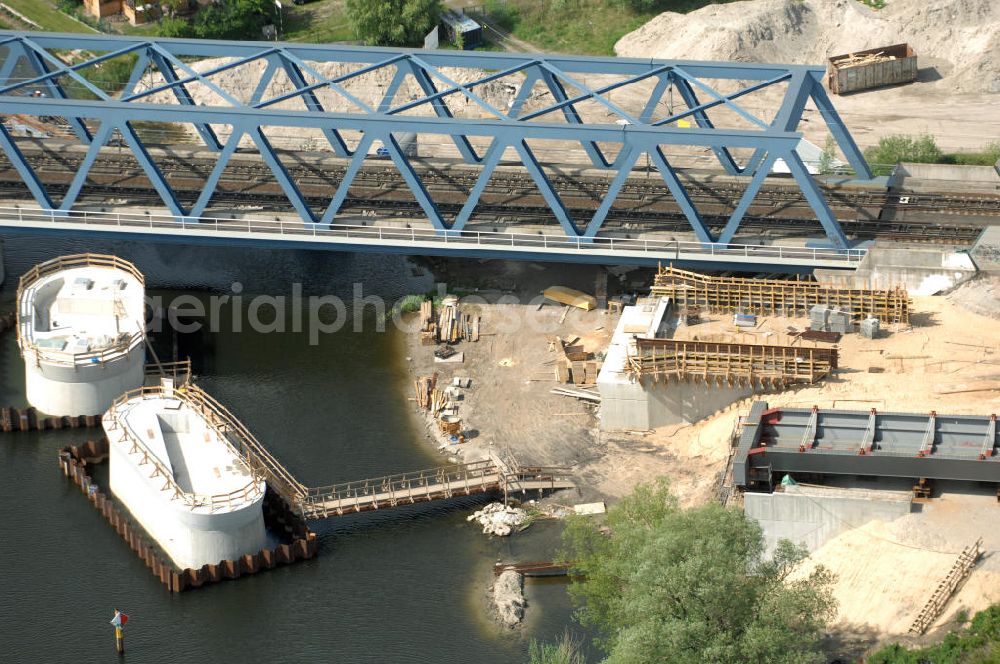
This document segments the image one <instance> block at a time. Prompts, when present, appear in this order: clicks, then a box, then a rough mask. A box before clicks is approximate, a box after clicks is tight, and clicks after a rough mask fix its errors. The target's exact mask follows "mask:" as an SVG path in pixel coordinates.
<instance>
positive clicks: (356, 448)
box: [0, 237, 571, 664]
mask: <svg viewBox="0 0 1000 664" xmlns="http://www.w3.org/2000/svg"><path fill="white" fill-rule="evenodd" d="M81 251H93V252H106V253H116V254H118V255H120V256H122V257H123V258H127V259H129V260H133V261H134V262H136V263H137V265H138V267H139V268H140V269H141V270H143V272H144V273H145V274H146V275H147V286H148V287H149V288H150V289H151V291H152V292H153V293H154V294H158V295H161V296H163V297H164V298H165V299H166V300H168V301H169V299H170V298H171V297H172V296H174V295H176V294H178V293H179V292H181V289H184V290H187V289H195V290H194V292H196V294H197V297H198V298H200V299H202V300H205V299H207V298H208V297H209V295H210V293H211V292H212V291H225V290H227V289H229V288H230V284H231V283H232V282H234V281H239V282H240V283H241V284H243V286H244V289H245V290H244V292H245V293H246V294H248V295H249V294H254V293H270V294H275V295H280V294H288V293H290V292H291V284H292V283H295V282H299V283H302V284H303V292H304V293H305V294H306V295H308V294H310V293H315V294H336V295H340V296H345V297H349V296H350V295H351V294H352V293H353V284H354V283H355V282H361V283H362V284H363V287H364V291H365V293H366V294H379V295H382V296H383V297H386V298H387V299H390V300H394V299H396V298H398V297H399V296H400V295H402V294H404V293H406V292H409V291H415V290H416V291H420V290H426V288H427V286H428V279H429V277H428V276H427V275H424V276H423V277H420V278H417V277H414V275H413V270H412V266H410V265H409V264H408V263H406V262H405V261H404V260H403V259H402V258H399V257H393V256H384V255H365V254H334V253H325V252H314V253H308V252H294V251H287V252H278V251H264V250H249V249H218V248H213V249H207V248H191V247H183V246H166V245H162V246H143V245H139V244H132V243H117V242H116V243H112V242H97V243H95V242H87V243H83V242H80V241H70V240H39V239H37V238H16V237H8V238H6V248H5V251H4V257H5V260H6V265H7V275H8V277H7V282H6V283H5V284H4V287H3V293H2V296H0V301H2V302H3V303H4V304H3V310H9V309H10V308H11V303H12V298H13V293H12V290H13V284H14V281H16V275H18V274H20V273H21V272H22V271H23V270H24V269H26V268H27V267H30V265H32V264H34V263H35V262H38V261H39V260H44V259H47V258H51V257H53V256H57V255H59V254H62V253H73V252H81ZM369 323H371V321H369ZM366 327H368V328H369V330H368V331H366V332H362V333H357V332H354V331H353V327H352V326H348V327H347V328H345V329H344V330H342V331H340V332H337V333H334V334H330V335H326V336H324V337H322V338H321V340H320V343H319V344H318V345H316V346H311V345H310V344H309V339H308V334H307V333H306V332H305V331H303V332H302V333H292V332H287V333H273V334H261V333H256V332H253V331H249V330H246V331H243V332H240V333H235V332H233V331H232V326H231V321H230V320H229V319H228V318H226V317H223V321H222V323H221V324H220V328H221V329H220V331H219V332H217V333H204V332H203V333H196V334H188V335H182V336H180V337H179V338H178V341H177V346H178V349H179V351H180V352H181V355H187V354H190V355H191V356H192V358H193V361H194V363H195V371H196V374H197V375H198V377H199V378H198V382H199V385H201V386H202V387H203V388H204V389H206V390H207V391H208V392H209V393H211V394H212V395H214V396H215V397H217V398H218V399H219V400H220V401H222V402H223V403H224V404H226V405H227V406H228V407H230V409H231V410H232V411H233V412H234V413H235V414H236V415H237V417H239V418H240V419H242V420H243V421H244V422H245V423H246V424H247V425H248V426H249V428H250V429H251V430H252V431H254V432H255V434H256V435H257V437H258V438H259V439H260V440H261V441H262V442H264V443H265V444H266V445H267V446H268V447H269V448H270V450H271V451H272V452H273V453H274V454H275V455H276V456H277V457H278V458H279V459H280V460H281V461H282V462H283V463H284V464H285V465H286V466H287V467H288V468H289V469H290V470H291V471H292V472H293V473H295V474H296V475H298V476H299V478H300V479H301V480H302V481H303V482H304V483H306V484H328V483H333V482H339V481H347V480H352V479H361V478H365V477H370V476H378V475H383V474H388V473H393V472H402V471H407V470H417V469H420V468H425V467H430V466H434V465H439V464H440V463H441V462H442V459H441V457H440V456H438V455H437V454H434V453H432V452H431V451H430V449H429V446H428V445H427V444H426V443H425V442H424V441H423V439H422V434H421V432H420V431H418V430H417V429H416V428H415V426H414V423H413V419H412V417H411V416H410V414H409V413H408V412H407V409H408V408H410V407H411V406H409V405H408V402H407V400H406V399H407V397H408V396H409V392H410V391H411V390H412V387H411V384H410V382H409V378H408V375H407V372H406V368H405V358H404V357H402V348H403V346H402V343H401V342H402V339H401V338H400V334H399V333H398V332H392V331H391V326H390V331H388V332H385V333H374V332H372V331H371V330H370V327H371V325H368V326H366ZM165 339H166V343H164V337H161V338H160V339H159V345H160V347H161V348H163V347H166V348H168V349H169V348H170V347H171V346H172V343H171V340H170V338H169V336H167V337H165ZM23 390H24V378H23V369H22V365H21V360H20V358H19V356H18V353H17V348H16V343H15V338H14V334H13V332H7V333H4V334H3V335H2V336H0V405H18V406H21V405H24V403H25V401H24V391H23ZM97 435H99V432H97V431H86V430H76V431H55V432H44V433H37V432H32V433H23V434H9V435H4V434H0V505H3V506H4V507H3V509H4V517H3V521H2V523H3V528H2V532H3V534H2V536H0V577H2V579H3V583H2V585H0V588H2V591H0V592H3V593H4V597H3V598H2V600H0V653H2V654H0V661H3V662H111V661H117V659H118V658H117V655H115V654H114V637H113V630H112V628H111V626H110V625H109V623H108V621H109V620H110V618H111V616H112V613H113V610H114V609H115V608H116V607H117V608H120V609H122V610H123V611H125V612H126V613H128V614H129V616H130V619H131V620H130V622H129V625H128V628H127V630H126V650H127V654H126V656H125V659H126V660H127V661H131V662H164V663H166V662H170V663H177V662H220V663H221V662H257V661H270V662H313V661H319V662H344V663H348V662H349V663H354V662H359V663H360V662H373V663H374V662H378V663H392V662H437V663H447V662H456V663H461V664H469V663H479V662H482V663H494V662H496V663H500V662H503V663H507V662H523V661H526V659H527V656H526V652H527V645H528V640H529V639H531V638H538V639H542V640H554V639H557V638H558V637H560V636H561V635H562V634H563V631H564V629H565V627H566V626H567V625H568V624H569V623H570V616H571V607H570V605H569V601H568V598H567V597H566V593H565V588H564V586H562V585H560V584H551V583H549V584H536V583H532V582H529V583H528V584H527V587H526V595H527V598H528V601H529V609H528V614H527V619H526V623H525V626H524V629H522V630H519V631H518V632H516V633H514V634H513V635H512V634H510V633H502V632H501V631H500V630H499V629H498V628H497V627H495V626H493V624H492V623H491V622H490V620H489V619H488V618H487V617H486V614H485V605H486V600H485V592H486V591H485V588H486V586H487V584H488V582H489V581H490V579H491V577H492V573H491V566H492V562H493V561H494V560H496V559H497V558H502V559H505V560H509V559H522V560H528V559H544V558H548V557H550V556H551V554H552V551H553V548H554V547H555V546H556V544H557V542H558V526H557V525H555V524H551V523H544V522H543V523H536V524H535V525H533V526H532V528H531V529H530V530H529V531H527V532H526V533H522V534H520V535H518V536H515V537H514V538H510V539H504V540H492V541H491V540H488V539H487V538H486V537H485V536H484V535H482V534H481V533H480V532H479V530H478V529H477V528H476V527H474V526H472V525H471V524H468V523H466V521H465V517H466V515H468V514H469V513H470V512H471V510H472V509H473V508H475V507H476V506H478V505H481V504H482V503H483V502H484V501H483V499H460V500H455V501H452V502H449V503H446V504H432V505H426V506H422V507H421V506H414V507H408V508H403V509H400V510H395V511H391V512H384V513H379V514H373V515H359V516H354V517H342V518H339V519H330V520H327V521H322V522H315V523H314V524H313V529H314V530H315V531H316V532H317V533H318V537H319V555H318V556H317V557H316V558H315V559H313V560H310V561H306V562H302V563H298V564H295V565H292V566H288V567H284V568H280V569H276V570H271V571H268V572H264V573H261V574H259V575H256V576H252V577H245V578H242V579H239V580H236V581H229V582H223V583H220V584H217V585H214V586H209V587H205V588H201V589H198V590H194V591H189V592H186V593H181V594H178V595H171V594H170V593H168V592H167V591H166V590H165V589H164V588H163V587H162V586H161V585H160V583H159V581H158V580H156V579H155V578H154V577H153V576H152V574H151V573H150V572H149V571H148V570H147V569H146V568H145V566H144V565H143V564H142V563H141V562H140V561H139V560H138V558H137V557H136V556H135V555H134V554H133V553H132V552H131V551H130V550H129V549H128V547H127V545H126V544H125V543H124V542H123V541H122V540H121V539H120V538H119V537H118V535H117V534H115V532H114V531H113V530H112V528H111V527H110V526H109V525H108V524H107V523H106V522H105V521H104V520H103V519H102V518H101V517H100V515H99V514H98V513H97V512H96V511H95V510H94V509H93V508H92V507H91V506H90V504H89V503H88V502H87V501H86V499H85V498H84V496H83V495H82V494H81V493H80V492H79V490H78V489H76V488H75V487H74V486H72V485H71V484H70V482H69V481H67V480H66V479H65V478H64V477H63V476H62V474H61V473H60V472H59V469H58V467H57V464H56V450H57V449H58V448H60V447H62V446H65V445H68V444H74V443H79V442H83V441H84V440H86V439H87V438H88V437H94V436H97Z"/></svg>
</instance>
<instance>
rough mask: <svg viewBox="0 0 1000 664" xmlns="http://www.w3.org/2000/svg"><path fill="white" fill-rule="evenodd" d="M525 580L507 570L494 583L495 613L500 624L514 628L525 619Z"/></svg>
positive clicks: (512, 571)
mask: <svg viewBox="0 0 1000 664" xmlns="http://www.w3.org/2000/svg"><path fill="white" fill-rule="evenodd" d="M522 583H523V579H522V577H521V575H520V574H518V573H517V572H515V571H514V570H507V571H506V572H504V573H503V574H501V575H500V576H498V577H497V580H496V581H495V582H494V583H493V612H494V615H495V617H496V620H497V622H498V623H500V624H501V625H503V626H504V627H508V628H514V627H516V626H517V625H518V623H520V622H521V619H522V618H523V617H524V606H525V604H526V602H525V600H524V594H523V592H522V587H521V586H522Z"/></svg>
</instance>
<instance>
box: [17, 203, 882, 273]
mask: <svg viewBox="0 0 1000 664" xmlns="http://www.w3.org/2000/svg"><path fill="white" fill-rule="evenodd" d="M410 221H412V220H410ZM405 225H406V224H403V223H400V224H398V226H370V225H352V224H339V223H338V224H332V225H322V224H306V223H303V222H302V221H299V220H294V221H269V220H264V219H253V218H243V219H216V218H199V219H195V218H190V217H184V218H177V217H173V216H171V215H169V214H156V213H153V214H140V213H132V212H89V211H68V212H67V211H58V210H45V209H41V208H29V207H0V228H6V229H10V230H11V232H22V233H45V234H59V235H63V236H65V235H72V234H78V235H82V236H85V237H91V236H110V237H117V238H121V239H146V240H153V241H161V242H187V243H193V244H199V243H202V244H204V243H209V244H211V243H218V244H230V245H263V246H285V247H297V248H309V249H330V250H339V251H374V252H401V253H407V254H428V255H456V256H467V257H483V256H485V257H490V256H492V257H497V258H499V257H504V258H523V259H534V260H565V261H574V262H595V263H603V262H607V261H612V262H615V263H617V264H648V265H656V264H658V263H660V262H664V261H668V262H671V263H674V264H691V265H706V264H717V265H727V266H730V267H731V266H734V265H739V264H743V265H747V264H758V265H759V264H763V265H767V266H768V268H769V269H771V270H780V269H782V268H785V269H792V270H794V269H797V268H817V267H825V268H841V269H854V268H856V267H857V266H858V264H859V263H860V262H861V260H862V259H863V258H864V256H865V254H866V250H865V249H828V248H810V247H803V246H783V245H749V244H748V245H741V244H729V245H727V246H725V247H723V246H720V245H718V244H710V243H701V242H689V241H682V240H672V239H669V237H667V238H663V239H655V238H629V237H594V238H584V237H575V238H574V237H567V236H566V235H564V234H545V233H542V232H537V233H506V232H498V233H493V232H484V231H470V230H462V231H453V230H435V229H433V228H405V227H399V226H405Z"/></svg>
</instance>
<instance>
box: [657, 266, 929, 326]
mask: <svg viewBox="0 0 1000 664" xmlns="http://www.w3.org/2000/svg"><path fill="white" fill-rule="evenodd" d="M651 293H652V294H653V295H661V296H666V297H669V298H671V299H673V301H674V304H675V306H676V307H677V309H678V310H684V309H694V308H699V307H700V308H707V309H709V310H710V311H716V312H719V311H724V312H741V313H755V314H760V315H785V316H808V315H809V309H810V308H812V307H813V306H815V305H817V304H822V305H828V306H831V307H837V308H839V309H842V310H844V311H848V312H850V313H851V317H852V318H853V319H854V320H855V321H860V320H861V319H863V318H866V317H868V316H872V317H874V318H878V319H879V321H881V322H882V323H883V324H889V323H904V324H906V323H909V322H910V298H909V295H908V294H907V292H906V289H905V288H903V287H901V286H897V287H896V288H893V289H891V290H868V289H861V288H833V287H829V286H824V285H823V284H820V283H817V282H815V281H803V280H801V279H794V280H792V279H790V280H783V279H754V278H747V277H709V276H706V275H703V274H698V273H697V272H689V271H687V270H679V269H677V268H675V267H674V266H673V265H669V266H667V267H666V268H664V267H662V266H661V267H660V269H659V271H658V273H657V275H656V279H655V281H654V282H653V287H652V289H651Z"/></svg>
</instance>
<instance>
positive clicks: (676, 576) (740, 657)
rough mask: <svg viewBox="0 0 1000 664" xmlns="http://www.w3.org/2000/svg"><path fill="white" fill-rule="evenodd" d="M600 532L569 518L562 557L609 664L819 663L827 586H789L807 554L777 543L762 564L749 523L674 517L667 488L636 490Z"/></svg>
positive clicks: (818, 577) (811, 582) (821, 577)
mask: <svg viewBox="0 0 1000 664" xmlns="http://www.w3.org/2000/svg"><path fill="white" fill-rule="evenodd" d="M606 525H607V527H608V528H609V529H610V534H604V533H602V532H601V531H600V530H599V529H598V527H597V526H596V525H595V524H594V523H593V522H591V521H588V520H586V518H585V517H581V518H572V519H571V520H570V522H569V523H568V524H567V528H566V531H565V533H564V541H565V544H566V547H567V550H566V551H565V552H564V556H565V558H566V560H571V561H573V570H574V580H573V582H572V584H571V586H570V593H571V595H572V596H573V598H574V600H575V601H576V602H577V604H578V605H579V606H580V610H579V611H578V617H579V618H580V620H581V622H583V623H584V624H585V625H589V626H592V627H595V628H597V630H598V631H599V632H600V634H601V638H600V639H599V641H598V645H600V646H601V647H602V648H603V649H604V650H605V651H606V652H607V654H608V657H607V659H606V660H605V662H606V663H607V664H642V663H646V662H649V663H652V662H671V664H702V663H703V662H755V663H757V664H772V663H773V664H779V663H780V664H792V663H794V664H802V663H805V662H821V661H823V658H822V655H821V654H820V651H819V647H818V644H819V639H820V636H821V633H822V630H823V628H824V627H825V626H826V624H827V623H828V622H829V620H831V619H832V617H833V615H834V612H835V602H834V600H833V596H832V593H831V585H832V582H833V577H832V575H831V574H830V573H829V572H828V571H826V570H825V569H822V568H820V569H817V570H816V571H814V572H812V573H811V574H810V575H808V576H806V577H804V578H801V579H793V578H792V577H790V574H791V572H792V570H793V569H794V568H795V566H796V565H797V564H798V563H799V562H800V561H801V560H802V559H803V558H804V557H805V555H806V552H805V550H804V549H803V548H801V547H796V546H794V545H792V544H791V543H790V542H787V541H783V542H781V543H780V544H779V545H778V547H777V550H776V551H775V553H774V555H773V558H772V559H771V560H764V558H763V554H764V538H763V534H762V531H761V529H760V526H759V525H757V523H756V522H754V521H752V520H751V519H749V518H747V517H746V516H745V515H744V514H743V513H742V512H739V511H736V510H731V509H725V508H723V507H721V506H718V505H708V506H705V507H698V508H692V509H680V508H679V507H678V505H677V502H676V500H675V499H674V498H673V497H672V496H671V495H670V492H669V490H668V487H667V483H666V481H665V480H661V481H659V482H657V483H656V484H653V485H640V486H639V487H637V488H636V489H635V491H634V492H633V493H632V494H631V495H630V496H628V497H627V498H625V499H624V500H623V501H622V502H621V503H620V504H619V505H617V506H615V507H613V508H612V509H610V510H609V511H608V514H607V518H606Z"/></svg>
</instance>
